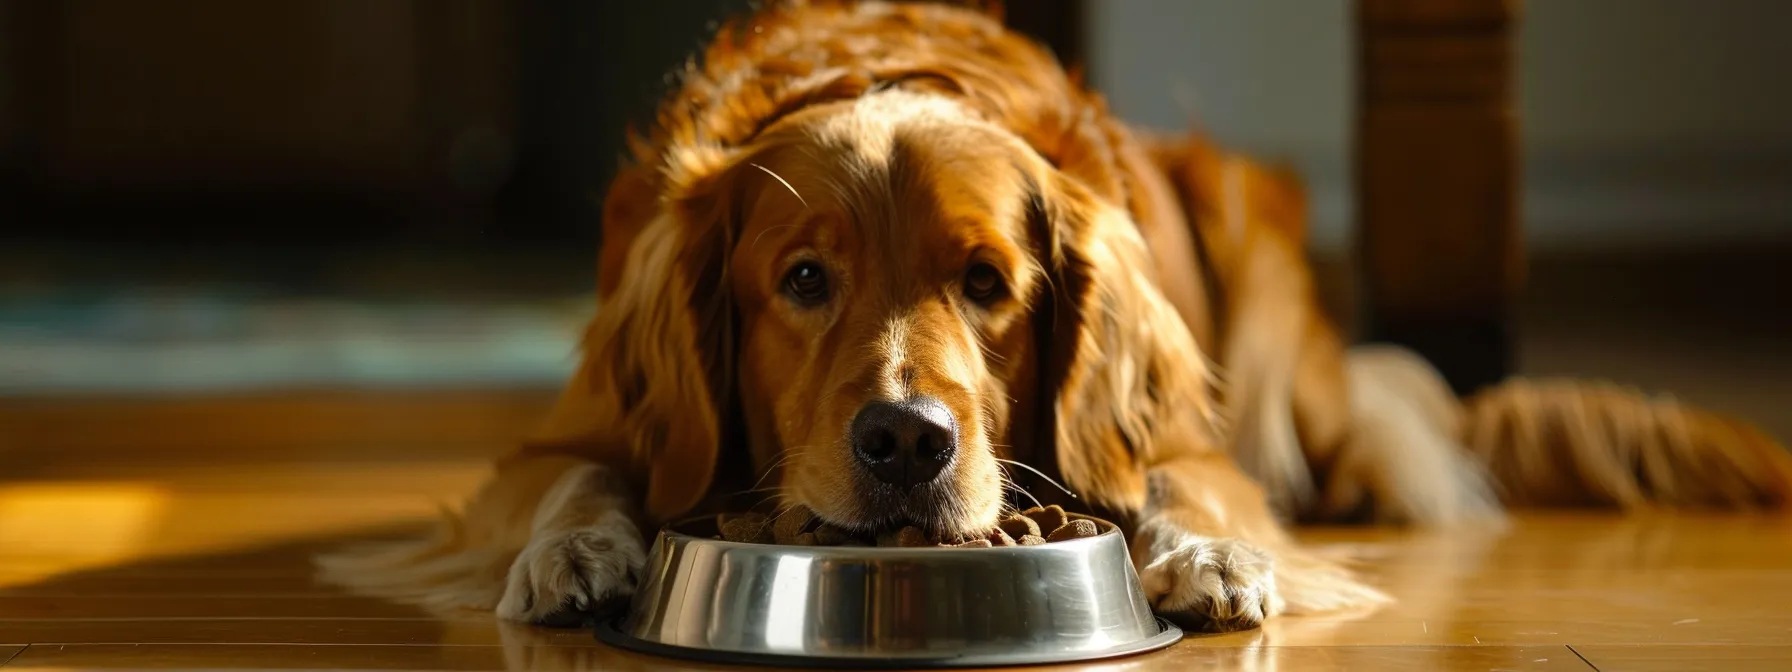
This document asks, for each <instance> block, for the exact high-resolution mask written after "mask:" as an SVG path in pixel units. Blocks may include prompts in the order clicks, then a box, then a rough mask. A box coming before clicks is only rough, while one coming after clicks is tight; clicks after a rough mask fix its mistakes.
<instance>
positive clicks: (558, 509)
mask: <svg viewBox="0 0 1792 672" xmlns="http://www.w3.org/2000/svg"><path fill="white" fill-rule="evenodd" d="M530 461H531V462H535V463H541V464H531V465H528V468H530V469H532V470H536V471H538V472H553V471H556V470H557V471H558V476H556V477H555V478H554V481H553V484H552V486H551V487H548V488H546V491H545V492H543V493H542V494H541V496H540V501H539V502H538V503H537V504H536V505H535V507H534V512H535V514H534V517H533V519H532V520H531V521H530V522H529V527H528V529H529V538H528V542H527V543H526V544H525V545H524V546H523V549H522V551H521V552H520V553H518V554H517V556H516V560H515V561H513V562H511V564H510V571H509V575H508V577H507V578H506V581H505V585H504V593H503V597H502V598H501V599H500V600H499V601H498V606H497V612H498V616H500V617H502V618H505V619H508V620H513V621H526V622H530V623H540V624H543V625H576V624H577V619H578V618H580V615H581V614H584V613H589V612H591V611H593V610H595V609H596V608H597V606H598V605H599V604H600V603H603V602H606V601H609V600H615V599H620V598H626V597H628V596H629V595H632V594H633V593H634V589H635V582H636V579H637V577H638V575H639V574H640V571H641V566H642V564H643V563H645V562H646V550H645V547H644V544H643V542H642V537H641V530H640V527H639V526H638V525H637V524H636V523H635V519H634V517H633V515H632V506H631V505H630V502H631V499H630V494H629V492H628V489H627V487H626V485H625V484H624V482H623V479H622V478H621V477H620V476H619V475H617V474H616V473H615V472H613V471H611V470H610V469H608V468H606V467H604V466H601V465H598V464H595V463H592V462H585V461H579V460H572V459H568V458H535V459H532V460H530ZM556 468H557V469H556ZM500 478H502V476H500ZM537 492H541V491H539V490H538V491H537ZM475 506H477V504H476V505H475ZM469 515H471V512H470V514H469ZM500 517H502V515H501V513H500Z"/></svg>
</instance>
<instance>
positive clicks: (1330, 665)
mask: <svg viewBox="0 0 1792 672" xmlns="http://www.w3.org/2000/svg"><path fill="white" fill-rule="evenodd" d="M1140 660H1141V661H1143V663H1144V664H1143V665H1142V667H1141V669H1148V670H1166V671H1168V670H1301V671H1302V672H1307V671H1310V670H1311V671H1319V672H1324V671H1327V670H1377V671H1378V672H1406V671H1409V670H1410V671H1411V672H1430V671H1433V670H1445V671H1447V670H1554V671H1560V672H1590V671H1591V670H1592V669H1593V668H1592V667H1591V666H1589V665H1587V664H1586V662H1585V661H1582V660H1581V659H1580V657H1579V656H1576V655H1575V654H1574V651H1572V650H1570V649H1569V648H1568V647H1566V646H1265V647H1201V646H1178V647H1176V648H1174V649H1171V650H1170V651H1167V652H1165V653H1164V654H1163V655H1160V656H1153V657H1149V658H1141V659H1140ZM1127 669H1129V670H1130V669H1132V668H1127Z"/></svg>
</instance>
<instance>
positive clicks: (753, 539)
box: [722, 515, 776, 544]
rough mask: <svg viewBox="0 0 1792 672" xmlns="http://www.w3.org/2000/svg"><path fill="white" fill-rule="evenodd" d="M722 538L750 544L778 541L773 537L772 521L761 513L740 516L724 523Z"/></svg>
mask: <svg viewBox="0 0 1792 672" xmlns="http://www.w3.org/2000/svg"><path fill="white" fill-rule="evenodd" d="M722 538H723V539H727V540H728V541H738V542H743V543H749V544H770V543H774V542H775V541H776V540H774V539H773V538H772V526H771V521H769V520H766V519H765V516H759V515H745V516H738V517H735V518H732V519H729V520H728V521H727V522H724V523H722Z"/></svg>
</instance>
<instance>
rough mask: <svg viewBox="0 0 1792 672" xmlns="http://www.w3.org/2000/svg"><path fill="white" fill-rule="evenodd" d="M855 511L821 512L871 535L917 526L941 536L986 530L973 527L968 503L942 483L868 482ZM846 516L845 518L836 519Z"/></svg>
mask: <svg viewBox="0 0 1792 672" xmlns="http://www.w3.org/2000/svg"><path fill="white" fill-rule="evenodd" d="M860 492H861V495H860V498H859V501H858V505H857V507H855V508H856V511H852V512H850V514H851V515H847V516H830V515H827V514H826V513H823V514H821V517H822V518H823V519H824V520H827V521H828V522H829V523H832V524H834V525H837V526H839V527H842V528H846V529H849V530H853V531H855V532H861V533H865V534H870V535H877V534H882V533H885V532H891V531H895V530H900V529H902V528H904V527H910V526H913V527H917V528H920V529H921V530H922V531H924V532H926V533H928V534H929V535H931V536H932V537H934V538H938V539H955V538H959V537H966V538H968V537H971V536H976V535H977V534H978V533H981V532H984V530H981V529H975V530H974V529H971V527H972V526H971V525H969V522H970V520H969V516H967V515H965V512H966V509H967V507H965V506H964V505H963V503H962V502H961V501H960V499H959V495H958V494H956V493H954V492H952V491H951V488H950V487H948V486H947V485H946V484H943V483H934V484H928V485H924V486H920V487H916V488H913V489H907V490H903V489H898V488H893V487H890V486H888V485H885V484H882V483H870V484H865V486H864V487H863V488H862V489H861V491H860ZM837 517H843V518H845V519H844V520H836V519H835V518H837Z"/></svg>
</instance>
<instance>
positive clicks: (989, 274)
mask: <svg viewBox="0 0 1792 672" xmlns="http://www.w3.org/2000/svg"><path fill="white" fill-rule="evenodd" d="M1004 289H1005V287H1004V286H1003V284H1002V274H1001V273H1000V272H998V271H997V270H996V267H994V266H991V265H989V264H975V265H972V266H971V268H970V270H968V271H965V274H964V295H965V296H966V297H968V298H969V299H970V300H972V301H976V302H977V303H983V304H987V303H989V302H991V301H994V300H996V299H998V298H1001V296H1002V291H1003V290H1004Z"/></svg>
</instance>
